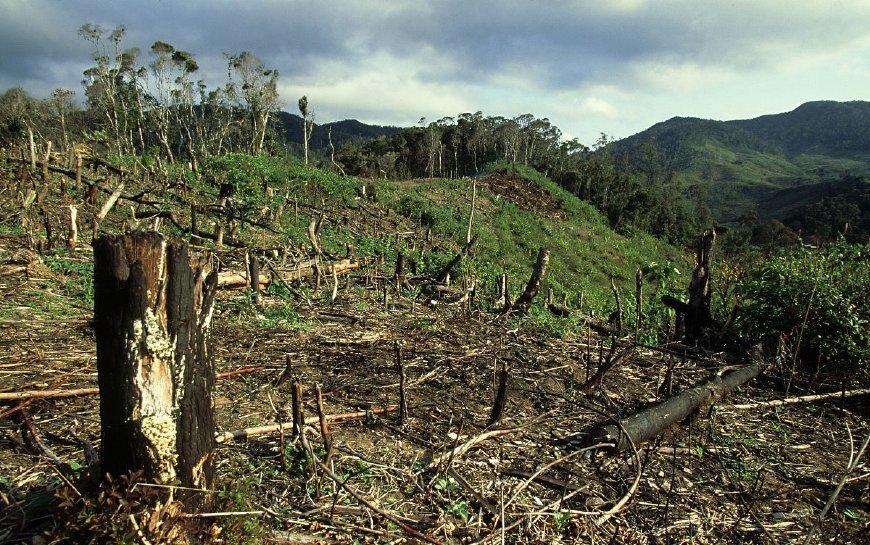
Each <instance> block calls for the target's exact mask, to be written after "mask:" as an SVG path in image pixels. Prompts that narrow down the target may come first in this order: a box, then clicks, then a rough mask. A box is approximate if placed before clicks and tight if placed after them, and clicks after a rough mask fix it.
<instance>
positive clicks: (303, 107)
mask: <svg viewBox="0 0 870 545" xmlns="http://www.w3.org/2000/svg"><path fill="white" fill-rule="evenodd" d="M299 113H300V114H302V148H303V149H304V150H305V164H306V165H307V164H308V140H309V139H310V138H311V131H312V130H314V112H310V111H308V97H307V96H305V95H303V96H302V98H300V99H299Z"/></svg>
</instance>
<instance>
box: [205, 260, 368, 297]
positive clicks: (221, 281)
mask: <svg viewBox="0 0 870 545" xmlns="http://www.w3.org/2000/svg"><path fill="white" fill-rule="evenodd" d="M315 266H317V263H316V261H315V260H314V259H309V260H307V261H303V262H301V263H299V264H298V265H297V266H296V267H294V268H293V269H290V270H277V271H275V269H272V268H271V267H270V269H271V270H273V271H275V272H277V274H278V275H279V276H280V277H281V280H283V281H284V282H288V283H289V282H293V281H296V280H301V279H303V278H307V277H309V276H313V275H314V269H315ZM319 266H320V269H321V273H323V274H329V275H333V274H335V275H339V274H344V273H346V272H349V271H353V270H356V269H359V266H360V264H359V262H358V261H351V260H350V259H341V260H339V261H333V262H332V263H326V264H320V265H319ZM271 282H272V279H271V278H270V277H269V276H268V275H265V274H261V275H260V288H261V289H266V288H267V287H268V286H269V284H270V283H271ZM247 287H248V275H247V274H245V273H243V272H238V271H224V272H221V273H219V274H218V288H220V289H239V290H241V289H245V288H247Z"/></svg>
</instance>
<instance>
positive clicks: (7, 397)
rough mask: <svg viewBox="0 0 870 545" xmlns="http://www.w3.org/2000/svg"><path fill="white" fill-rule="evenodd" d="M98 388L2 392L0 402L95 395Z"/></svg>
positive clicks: (98, 391) (98, 390)
mask: <svg viewBox="0 0 870 545" xmlns="http://www.w3.org/2000/svg"><path fill="white" fill-rule="evenodd" d="M99 393H100V389H99V388H78V389H75V390H29V391H24V392H2V393H0V401H25V400H29V399H47V398H51V399H60V398H64V397H76V396H85V395H96V394H99Z"/></svg>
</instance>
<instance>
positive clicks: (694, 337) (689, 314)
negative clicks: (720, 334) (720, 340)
mask: <svg viewBox="0 0 870 545" xmlns="http://www.w3.org/2000/svg"><path fill="white" fill-rule="evenodd" d="M715 241H716V231H714V230H712V229H711V230H710V231H707V232H706V233H704V236H703V237H702V238H701V240H700V242H699V244H698V248H697V259H698V264H697V265H696V266H695V270H694V271H692V280H691V281H690V282H689V302H688V303H685V302H683V301H680V300H679V299H677V298H676V297H673V296H670V295H663V296H662V299H661V300H662V303H664V304H665V305H666V306H668V307H670V308H672V309H674V311H676V313H677V320H676V321H677V325H676V327H675V331H674V336H676V337H679V336H680V330H681V329H684V330H685V335H684V336H683V338H684V339H685V340H686V341H687V342H691V343H697V342H698V341H700V340H702V339H703V338H704V337H705V336H706V335H707V333H708V331H709V330H710V329H711V328H712V327H715V325H716V324H715V322H714V321H713V314H712V312H711V311H710V301H711V298H712V290H711V288H710V268H711V263H712V257H713V244H714V243H715ZM681 325H682V327H680V326H681Z"/></svg>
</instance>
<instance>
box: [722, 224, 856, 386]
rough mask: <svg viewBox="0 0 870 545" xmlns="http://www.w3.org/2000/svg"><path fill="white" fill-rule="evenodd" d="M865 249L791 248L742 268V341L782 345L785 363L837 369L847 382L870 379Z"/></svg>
mask: <svg viewBox="0 0 870 545" xmlns="http://www.w3.org/2000/svg"><path fill="white" fill-rule="evenodd" d="M868 259H870V246H868V245H866V244H864V245H860V244H849V243H847V242H845V241H840V242H838V243H836V244H833V245H831V246H828V247H826V248H824V249H822V250H815V251H814V250H799V251H792V252H789V253H786V254H783V255H780V256H775V257H770V258H767V259H764V260H760V261H758V262H756V263H754V264H752V265H751V266H749V267H748V268H747V271H746V275H745V277H744V278H743V280H742V281H741V282H740V283H739V284H738V286H737V294H738V297H739V298H740V299H741V300H742V312H740V313H739V314H738V320H737V322H736V325H737V331H738V336H739V337H740V339H741V340H742V341H743V342H745V343H750V344H751V343H754V342H758V341H764V342H766V343H768V344H769V345H771V346H774V347H776V346H777V345H779V348H778V352H779V353H780V355H781V357H783V358H785V360H786V361H785V362H783V364H784V365H785V366H790V365H792V364H795V363H797V364H802V365H803V366H805V367H806V368H808V369H809V370H811V371H812V370H816V371H817V372H818V371H822V372H826V373H830V372H837V373H838V374H839V375H840V376H841V377H843V379H844V380H846V381H847V382H861V381H866V380H867V378H868V375H870V299H868V298H867V293H870V267H868V265H867V263H868Z"/></svg>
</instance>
